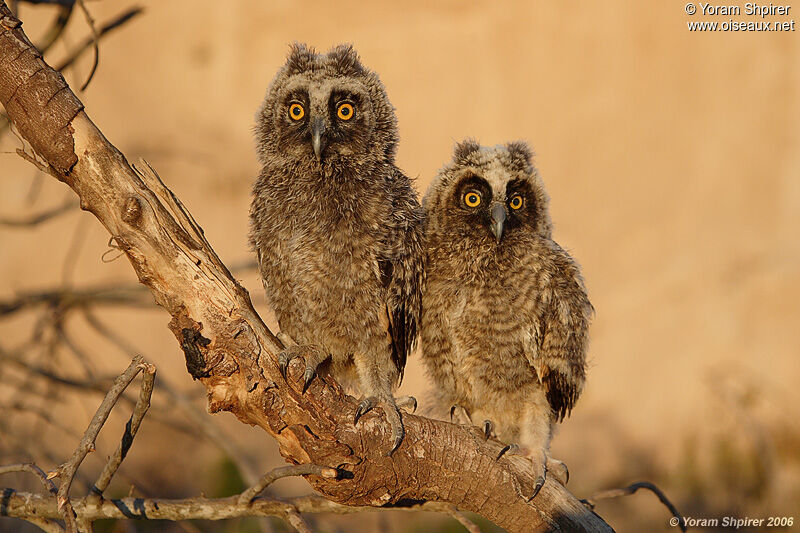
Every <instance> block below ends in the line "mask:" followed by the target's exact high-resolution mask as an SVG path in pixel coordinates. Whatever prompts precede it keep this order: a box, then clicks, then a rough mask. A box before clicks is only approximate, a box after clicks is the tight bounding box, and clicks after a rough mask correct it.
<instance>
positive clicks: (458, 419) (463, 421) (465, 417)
mask: <svg viewBox="0 0 800 533" xmlns="http://www.w3.org/2000/svg"><path fill="white" fill-rule="evenodd" d="M450 422H452V423H453V424H460V425H462V426H471V425H472V420H471V419H470V417H469V413H468V412H467V410H466V409H465V408H464V407H461V406H460V405H453V406H452V407H450Z"/></svg>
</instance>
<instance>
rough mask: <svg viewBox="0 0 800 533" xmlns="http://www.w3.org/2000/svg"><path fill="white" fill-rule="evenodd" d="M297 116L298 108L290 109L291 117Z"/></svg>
mask: <svg viewBox="0 0 800 533" xmlns="http://www.w3.org/2000/svg"><path fill="white" fill-rule="evenodd" d="M299 114H300V108H299V107H294V108H292V115H294V116H297V115H299Z"/></svg>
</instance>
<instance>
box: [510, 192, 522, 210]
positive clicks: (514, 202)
mask: <svg viewBox="0 0 800 533" xmlns="http://www.w3.org/2000/svg"><path fill="white" fill-rule="evenodd" d="M522 204H523V201H522V196H520V195H519V194H516V195H514V196H513V197H512V198H511V201H510V202H508V205H509V207H511V209H520V208H521V207H522Z"/></svg>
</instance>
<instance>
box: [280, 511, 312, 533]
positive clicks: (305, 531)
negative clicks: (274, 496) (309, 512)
mask: <svg viewBox="0 0 800 533" xmlns="http://www.w3.org/2000/svg"><path fill="white" fill-rule="evenodd" d="M284 518H285V519H286V521H287V522H288V523H289V525H291V526H292V527H293V528H294V529H295V531H297V533H311V528H310V527H308V524H306V523H305V521H304V520H303V517H302V516H300V513H298V512H297V511H295V510H289V511H286V515H285V517H284Z"/></svg>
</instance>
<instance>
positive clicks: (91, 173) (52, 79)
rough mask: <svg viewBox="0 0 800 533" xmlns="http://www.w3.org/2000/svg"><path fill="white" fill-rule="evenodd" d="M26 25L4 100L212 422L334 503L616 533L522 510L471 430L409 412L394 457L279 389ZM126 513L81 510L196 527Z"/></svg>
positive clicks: (4, 45) (153, 189)
mask: <svg viewBox="0 0 800 533" xmlns="http://www.w3.org/2000/svg"><path fill="white" fill-rule="evenodd" d="M20 25H21V23H20V22H19V21H18V20H17V19H16V17H14V16H13V15H12V14H11V12H10V11H9V10H8V8H7V7H6V6H5V3H4V2H2V1H0V102H2V103H3V105H4V106H5V107H6V111H7V113H8V116H9V117H10V119H11V120H12V121H13V122H14V124H15V126H16V127H17V129H18V130H19V131H20V133H21V134H22V136H23V137H24V138H25V139H26V140H27V141H28V142H29V143H30V144H31V146H32V147H33V149H34V150H35V151H36V153H37V154H38V155H39V156H40V157H41V158H43V159H44V160H45V161H47V163H48V164H49V165H50V167H51V168H52V169H53V171H54V172H56V173H58V175H59V179H61V180H62V181H63V182H64V183H66V184H67V185H69V186H70V187H71V188H72V189H73V190H74V191H75V192H76V193H77V194H78V196H79V197H80V201H81V208H82V209H84V210H87V211H90V212H91V213H92V214H94V215H95V216H96V217H97V218H98V219H99V220H100V222H101V223H102V224H103V225H104V226H105V227H106V229H107V230H108V231H109V232H110V233H111V235H112V237H113V239H114V241H115V242H116V243H117V245H118V246H119V247H120V249H121V250H123V251H124V252H125V254H126V255H127V257H128V259H129V260H130V262H131V264H132V266H133V268H134V270H135V271H136V273H137V275H138V276H139V280H140V281H141V282H142V283H144V284H145V285H146V286H147V287H148V288H149V289H150V290H151V292H152V294H153V296H154V297H155V300H156V302H157V303H158V304H159V305H161V306H162V307H163V308H164V309H165V310H166V311H167V312H168V313H169V314H170V315H171V316H172V320H171V322H170V324H169V327H170V329H171V330H172V332H173V333H174V335H175V337H176V339H177V340H178V343H179V344H180V346H181V348H182V349H183V352H184V355H185V358H186V366H187V370H188V371H189V373H190V374H191V375H192V377H194V378H195V379H198V380H200V381H201V382H202V383H203V384H204V385H205V387H206V389H207V391H208V406H209V410H210V411H212V412H218V411H230V412H231V413H233V414H234V415H236V416H237V417H238V418H239V420H241V421H242V422H244V423H248V424H253V425H258V426H259V427H261V428H263V429H264V430H265V431H266V432H267V433H269V434H270V435H272V436H273V437H274V438H275V439H276V440H277V441H278V443H279V445H280V450H281V453H282V454H283V455H284V457H286V458H287V460H289V461H290V462H292V463H295V464H317V465H322V466H326V467H328V468H335V469H337V470H339V471H342V472H343V473H344V474H345V475H342V476H339V477H337V478H336V479H329V478H326V477H323V476H315V475H309V476H307V477H306V479H307V480H308V481H309V483H311V485H312V486H313V487H314V488H315V489H316V490H318V491H319V492H320V493H322V494H323V495H324V496H325V497H326V498H329V499H330V500H332V501H334V502H338V503H342V504H346V505H350V506H373V507H380V506H402V505H407V504H408V503H409V502H420V501H421V502H427V501H430V502H438V503H440V504H450V505H454V506H456V507H458V508H459V509H463V510H469V511H472V512H476V513H478V514H481V515H483V516H485V517H486V518H488V519H489V520H491V521H493V522H495V523H496V524H498V525H499V526H501V527H504V528H506V529H507V530H509V531H512V532H517V531H553V530H562V531H604V532H607V531H611V529H610V528H609V527H608V525H607V524H605V522H603V521H602V520H601V519H600V518H599V517H598V516H597V515H595V514H594V513H593V512H591V511H590V510H588V509H587V508H586V507H585V506H584V505H583V504H582V503H580V502H579V501H578V500H577V499H576V498H575V497H574V496H572V495H571V494H570V493H569V491H567V490H566V489H565V488H564V487H562V486H561V485H560V484H558V483H557V482H556V481H548V482H547V483H546V484H545V486H544V487H543V488H542V490H541V492H540V493H539V495H538V496H537V497H536V498H534V499H533V500H532V501H527V499H526V498H525V497H524V496H523V495H524V494H529V493H530V489H531V487H532V486H533V483H534V480H535V475H534V473H533V471H532V468H531V465H530V463H529V462H528V461H527V460H525V459H524V458H522V457H519V456H504V457H503V458H502V459H500V460H495V458H496V457H497V455H498V452H499V450H500V449H501V448H502V444H501V443H499V442H497V441H494V440H486V439H484V438H483V436H482V435H479V434H478V433H477V432H475V431H472V430H471V429H469V428H465V427H461V426H457V425H454V424H449V423H446V422H441V421H435V420H430V419H426V418H423V417H419V416H414V415H411V414H407V415H405V417H404V419H405V427H406V437H405V440H404V441H403V443H402V445H401V446H400V448H398V450H397V451H396V452H395V453H394V455H393V456H392V457H386V455H385V449H386V446H385V444H386V443H387V442H389V435H388V434H387V427H386V426H387V424H386V421H385V419H384V417H383V416H382V411H381V410H380V409H376V410H375V411H374V412H370V413H368V414H367V415H365V416H364V417H362V419H361V421H360V422H359V425H358V427H356V426H354V425H353V422H352V420H353V413H354V411H355V409H356V402H355V400H354V399H353V398H352V397H349V396H347V395H346V394H344V393H343V391H342V390H341V388H340V387H339V386H338V385H337V384H336V383H335V382H334V381H333V380H331V379H329V378H328V377H326V376H322V377H321V379H318V380H315V381H314V382H313V383H312V384H311V386H310V387H309V389H308V392H307V393H305V394H304V393H303V387H302V379H301V374H302V368H301V367H302V362H301V361H295V362H294V363H295V364H293V365H292V366H291V367H290V369H289V378H288V380H284V379H283V378H282V376H281V374H280V371H279V370H278V367H277V364H276V362H275V358H276V354H277V353H278V352H279V351H280V350H281V349H282V348H283V346H282V344H281V343H280V342H279V341H278V339H277V338H276V337H275V336H274V335H273V334H272V332H270V331H269V330H268V329H267V327H266V326H265V325H264V323H263V322H262V320H261V319H260V318H259V317H258V315H257V314H256V312H255V310H254V309H253V306H252V303H251V302H250V298H249V296H248V294H247V291H246V290H245V289H244V288H242V287H241V285H239V284H238V282H237V281H236V280H235V279H234V278H233V277H232V276H231V274H230V272H229V271H228V269H227V268H226V267H225V265H223V264H222V262H221V261H220V259H219V258H218V257H217V255H216V254H215V253H214V251H213V249H212V248H211V246H210V245H209V243H208V242H207V241H206V239H205V237H204V235H203V232H202V230H201V229H200V228H199V226H198V225H197V223H196V222H195V221H194V220H193V218H192V217H191V215H190V214H189V213H188V211H186V209H185V208H184V207H183V205H182V204H181V203H180V201H179V200H178V199H177V198H176V197H175V196H174V195H173V194H172V192H171V191H169V189H167V187H166V186H165V185H164V183H163V182H162V181H161V179H160V178H159V177H158V175H157V174H156V173H155V171H153V170H152V169H151V168H150V167H149V166H147V165H146V164H144V165H141V166H139V167H136V169H135V170H134V169H133V168H131V167H130V166H129V164H128V162H127V160H126V159H125V157H124V156H123V155H122V154H121V153H120V152H119V151H118V150H117V149H116V148H115V147H114V146H113V145H112V144H111V143H110V142H109V141H108V140H107V139H106V138H105V137H104V136H103V135H102V133H101V132H100V131H99V130H98V129H97V127H96V126H95V125H94V124H93V123H92V122H91V120H90V119H89V117H88V116H87V115H86V114H85V113H84V112H83V105H82V104H81V102H80V101H79V100H78V99H77V98H76V97H75V95H74V94H73V93H72V91H70V89H69V87H67V85H66V83H65V82H64V80H63V78H62V77H61V75H60V74H59V73H57V72H56V71H54V70H52V69H51V68H50V67H48V66H47V65H46V64H45V62H44V61H43V59H42V58H41V56H40V54H38V52H37V51H36V49H35V48H34V47H33V46H32V45H31V44H30V42H29V41H28V39H27V37H25V35H24V33H23V31H22V29H21V27H20ZM342 312H347V310H346V309H343V310H342ZM14 501H16V500H14V498H13V496H12V498H11V502H14ZM260 501H261V500H256V501H255V502H253V503H252V504H251V506H255V505H258V502H260ZM210 502H214V503H213V505H212V504H211V503H210ZM120 505H121V507H117V506H113V505H111V506H110V508H108V507H107V506H108V502H104V503H102V504H99V505H98V506H91V505H88V504H87V505H84V506H83V507H80V506H78V507H76V509H77V512H78V514H79V515H80V516H81V518H82V519H91V516H93V515H92V514H91V513H100V510H101V509H102V510H103V517H106V516H109V515H110V516H111V517H118V518H122V517H123V516H125V513H123V512H122V511H121V509H124V510H126V513H127V512H128V511H130V513H132V514H134V515H138V516H142V512H141V511H143V512H144V516H147V517H150V518H156V517H165V516H164V514H163V513H164V512H165V511H167V510H171V511H172V512H173V514H172V515H171V516H170V517H172V518H181V519H182V518H189V517H190V516H188V515H187V514H186V513H187V507H170V505H169V503H168V502H165V501H158V502H157V505H156V506H152V507H151V506H150V505H149V504H148V502H147V501H142V500H134V501H128V502H126V501H122V502H120ZM264 505H277V504H275V503H274V502H272V503H268V504H264ZM280 505H286V504H280ZM200 507H203V508H207V509H209V511H208V513H211V514H213V515H214V517H215V518H224V517H230V516H232V515H233V514H235V513H236V512H240V508H239V507H238V506H237V501H236V497H233V498H231V499H226V500H222V501H212V500H206V501H203V502H201V505H200ZM34 508H36V509H38V507H29V508H28V509H29V512H33V511H32V509H34ZM106 509H107V510H106ZM189 509H196V507H194V506H189ZM447 509H448V510H449V509H450V507H447ZM297 511H301V512H302V509H301V508H300V507H297V506H294V508H293V509H292V510H286V508H285V507H282V508H281V512H282V513H284V515H285V516H287V517H290V516H292V513H293V512H297ZM19 512H22V511H19ZM106 513H108V515H107V514H106ZM15 516H17V515H15ZM40 516H46V514H45V515H40ZM192 516H194V515H192ZM98 517H99V515H98Z"/></svg>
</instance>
